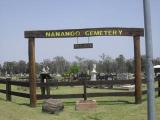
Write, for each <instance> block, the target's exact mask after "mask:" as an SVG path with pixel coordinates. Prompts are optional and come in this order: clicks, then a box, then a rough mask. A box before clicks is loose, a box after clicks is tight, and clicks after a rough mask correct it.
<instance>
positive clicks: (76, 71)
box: [69, 64, 80, 74]
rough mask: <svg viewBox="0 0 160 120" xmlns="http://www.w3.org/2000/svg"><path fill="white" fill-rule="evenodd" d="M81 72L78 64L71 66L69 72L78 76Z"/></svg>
mask: <svg viewBox="0 0 160 120" xmlns="http://www.w3.org/2000/svg"><path fill="white" fill-rule="evenodd" d="M79 71H80V67H79V66H78V65H76V64H73V65H71V66H70V69H69V72H70V74H77V73H78V72H79Z"/></svg>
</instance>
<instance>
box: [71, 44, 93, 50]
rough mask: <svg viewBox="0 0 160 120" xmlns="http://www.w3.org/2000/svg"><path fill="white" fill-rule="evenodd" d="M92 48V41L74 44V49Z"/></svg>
mask: <svg viewBox="0 0 160 120" xmlns="http://www.w3.org/2000/svg"><path fill="white" fill-rule="evenodd" d="M82 48H93V43H83V44H74V49H82Z"/></svg>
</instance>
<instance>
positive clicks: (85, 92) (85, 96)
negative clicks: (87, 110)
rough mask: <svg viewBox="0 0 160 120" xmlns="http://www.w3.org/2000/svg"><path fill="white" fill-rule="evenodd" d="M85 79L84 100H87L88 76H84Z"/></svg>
mask: <svg viewBox="0 0 160 120" xmlns="http://www.w3.org/2000/svg"><path fill="white" fill-rule="evenodd" d="M82 79H83V91H84V100H87V83H86V75H85V74H84V75H82Z"/></svg>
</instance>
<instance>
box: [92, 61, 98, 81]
mask: <svg viewBox="0 0 160 120" xmlns="http://www.w3.org/2000/svg"><path fill="white" fill-rule="evenodd" d="M96 74H97V71H96V64H93V70H92V71H91V81H96Z"/></svg>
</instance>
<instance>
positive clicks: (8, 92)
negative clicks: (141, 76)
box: [0, 79, 160, 101]
mask: <svg viewBox="0 0 160 120" xmlns="http://www.w3.org/2000/svg"><path fill="white" fill-rule="evenodd" d="M155 81H158V88H155V91H158V95H159V93H160V86H159V81H160V79H155ZM142 83H146V80H142ZM0 84H5V85H6V89H5V90H4V89H0V93H4V94H6V100H7V101H11V100H12V97H11V95H14V96H19V97H24V98H30V94H29V93H21V92H14V91H12V89H11V88H12V85H15V86H22V87H29V85H30V83H29V81H17V80H11V79H0ZM124 84H135V81H134V80H113V81H102V80H99V81H85V80H84V81H76V82H57V81H54V82H53V81H51V82H48V83H40V82H37V87H54V86H83V89H84V93H83V94H59V95H50V94H49V95H45V94H37V95H36V96H37V99H38V100H41V99H46V98H54V99H63V98H84V99H85V100H86V99H87V97H102V96H135V92H134V91H128V92H126V91H125V92H109V93H87V86H88V85H91V86H94V85H124ZM146 93H147V90H143V91H142V94H143V95H144V94H146Z"/></svg>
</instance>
